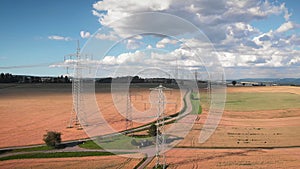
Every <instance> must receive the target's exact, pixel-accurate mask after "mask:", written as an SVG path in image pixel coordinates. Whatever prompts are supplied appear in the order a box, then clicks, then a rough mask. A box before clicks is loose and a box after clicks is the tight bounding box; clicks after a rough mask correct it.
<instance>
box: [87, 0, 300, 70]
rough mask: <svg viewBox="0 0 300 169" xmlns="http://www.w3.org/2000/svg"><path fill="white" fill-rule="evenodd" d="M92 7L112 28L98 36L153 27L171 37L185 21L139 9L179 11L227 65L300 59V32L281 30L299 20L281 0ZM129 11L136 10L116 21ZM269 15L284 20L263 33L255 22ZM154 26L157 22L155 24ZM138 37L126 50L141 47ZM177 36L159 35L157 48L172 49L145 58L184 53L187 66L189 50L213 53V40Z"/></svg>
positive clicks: (133, 0) (113, 0) (117, 1)
mask: <svg viewBox="0 0 300 169" xmlns="http://www.w3.org/2000/svg"><path fill="white" fill-rule="evenodd" d="M93 8H94V10H93V11H92V12H93V14H94V15H95V16H97V17H98V18H99V22H100V24H101V25H102V26H103V27H107V28H109V30H111V31H110V32H108V33H107V34H101V35H97V36H98V38H100V39H109V40H117V39H118V38H128V37H131V36H133V35H136V34H137V33H139V32H140V30H145V32H147V30H154V31H156V32H162V34H164V33H169V34H171V35H174V36H175V37H177V36H178V35H180V33H181V32H188V30H184V29H185V22H181V23H176V22H175V21H173V20H167V19H164V18H160V17H156V19H155V20H153V18H147V17H146V16H144V15H142V14H141V12H163V13H166V14H172V15H175V16H179V17H181V18H183V19H186V20H188V21H189V22H191V23H193V24H194V25H195V26H197V27H199V28H200V29H201V31H203V33H204V34H205V35H206V36H207V37H208V39H210V40H211V43H212V44H213V45H214V47H215V48H216V51H218V52H219V53H220V55H219V56H218V58H219V60H220V62H221V64H222V65H223V66H224V67H225V68H226V69H231V68H233V67H235V68H237V69H238V68H245V69H246V68H252V67H255V68H256V69H254V70H253V71H256V73H259V68H264V69H265V68H266V67H270V68H271V67H273V68H279V67H281V68H284V67H285V68H287V67H288V66H292V65H297V64H298V62H299V61H298V59H297V58H299V45H300V37H299V34H294V35H290V34H285V32H288V31H291V30H295V29H297V28H299V25H298V23H296V22H293V21H290V16H291V15H292V13H290V12H289V10H288V8H287V7H286V6H285V4H284V3H279V2H276V3H275V2H270V1H269V0H249V1H246V0H242V1H241V0H201V1H198V0H185V1H181V0H166V1H159V0H145V1H138V0H127V1H123V0H103V1H99V2H96V3H95V4H94V5H93ZM133 14H137V15H134V17H130V18H125V19H122V20H119V19H121V18H123V17H126V16H130V15H133ZM154 15H155V14H154ZM271 16H275V17H278V18H283V19H284V20H285V22H284V23H282V25H281V26H279V27H278V28H273V30H272V29H271V30H268V31H266V32H261V30H259V28H256V27H255V26H254V25H253V22H254V21H261V22H264V20H266V19H267V18H269V17H271ZM153 25H161V26H160V27H158V28H154V27H153ZM137 40H139V39H134V38H133V39H130V41H127V43H126V45H127V49H138V50H139V47H140V46H141V45H138V44H137V42H140V41H137ZM140 40H141V41H142V39H140ZM180 41H181V43H179V42H178V41H177V42H176V41H175V40H171V39H170V38H166V37H163V36H162V37H161V39H159V40H158V41H157V43H156V44H155V47H156V48H161V49H162V48H165V47H166V46H167V45H170V46H172V49H174V50H172V51H169V53H165V54H161V53H155V52H153V53H152V59H154V60H153V61H150V60H149V61H147V62H149V63H150V62H151V63H160V62H163V61H165V60H168V61H169V63H170V64H173V62H172V59H174V58H175V59H176V58H177V57H179V56H182V57H185V59H186V60H185V62H186V63H185V65H193V64H194V65H195V63H194V61H195V58H194V57H196V56H192V54H193V53H195V52H202V53H205V52H212V51H210V50H209V49H210V47H211V46H210V45H211V44H209V43H208V42H204V41H199V40H198V39H195V38H192V37H184V38H182V39H180ZM144 46H145V48H147V49H152V46H151V45H148V44H146V43H145V45H144ZM127 55H128V54H127ZM114 58H115V57H114ZM107 59H112V58H107ZM115 59H117V58H115ZM117 60H118V59H117ZM114 62H115V63H118V62H117V61H114ZM188 62H189V63H188ZM207 62H210V61H209V60H208V61H207ZM243 70H244V69H243ZM266 72H269V71H266ZM243 73H247V71H244V72H243ZM248 73H249V71H248Z"/></svg>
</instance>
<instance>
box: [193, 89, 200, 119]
mask: <svg viewBox="0 0 300 169" xmlns="http://www.w3.org/2000/svg"><path fill="white" fill-rule="evenodd" d="M191 103H192V113H191V114H201V113H202V107H201V105H200V97H199V94H198V93H195V92H193V93H191Z"/></svg>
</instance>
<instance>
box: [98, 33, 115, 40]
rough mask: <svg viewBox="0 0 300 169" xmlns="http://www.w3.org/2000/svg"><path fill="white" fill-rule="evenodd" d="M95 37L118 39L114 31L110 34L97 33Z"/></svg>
mask: <svg viewBox="0 0 300 169" xmlns="http://www.w3.org/2000/svg"><path fill="white" fill-rule="evenodd" d="M95 38H97V39H102V40H110V41H116V40H118V36H116V35H114V34H113V33H109V34H99V33H98V34H96V35H95Z"/></svg>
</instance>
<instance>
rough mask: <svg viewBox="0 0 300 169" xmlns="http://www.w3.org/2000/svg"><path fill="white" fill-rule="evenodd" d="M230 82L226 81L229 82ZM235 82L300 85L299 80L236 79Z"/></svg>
mask: <svg viewBox="0 0 300 169" xmlns="http://www.w3.org/2000/svg"><path fill="white" fill-rule="evenodd" d="M231 81H232V80H227V82H231ZM235 81H237V82H257V83H273V84H278V85H297V86H298V85H300V78H244V79H237V80H235Z"/></svg>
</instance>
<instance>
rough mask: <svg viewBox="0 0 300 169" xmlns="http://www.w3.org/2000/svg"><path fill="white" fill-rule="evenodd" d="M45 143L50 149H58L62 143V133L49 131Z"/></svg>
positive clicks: (45, 136) (44, 139)
mask: <svg viewBox="0 0 300 169" xmlns="http://www.w3.org/2000/svg"><path fill="white" fill-rule="evenodd" d="M43 141H44V142H45V143H46V144H47V146H49V147H53V148H57V147H58V146H59V145H60V143H61V133H60V132H56V131H48V132H47V134H45V135H44V138H43Z"/></svg>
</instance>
